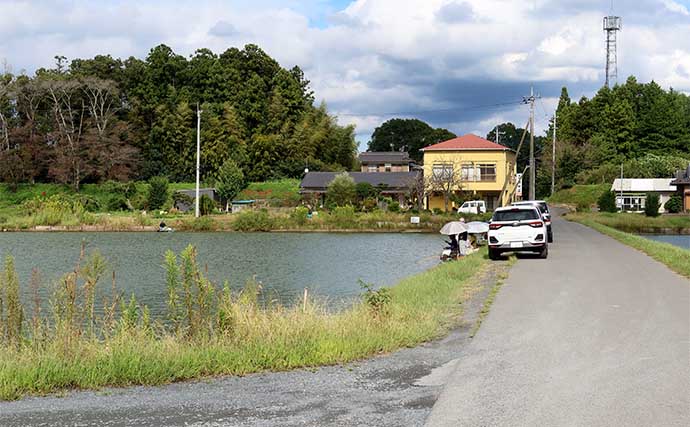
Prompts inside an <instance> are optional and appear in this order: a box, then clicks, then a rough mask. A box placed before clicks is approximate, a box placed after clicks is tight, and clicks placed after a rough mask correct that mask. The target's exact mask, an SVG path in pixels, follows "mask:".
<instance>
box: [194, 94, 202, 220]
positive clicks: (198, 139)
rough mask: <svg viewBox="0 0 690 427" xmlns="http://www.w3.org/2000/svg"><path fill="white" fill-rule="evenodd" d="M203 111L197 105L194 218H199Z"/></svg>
mask: <svg viewBox="0 0 690 427" xmlns="http://www.w3.org/2000/svg"><path fill="white" fill-rule="evenodd" d="M200 133H201V110H200V109H199V104H198V103H197V104H196V198H195V199H194V216H195V217H196V218H199V170H200V162H199V158H200V157H201V135H200Z"/></svg>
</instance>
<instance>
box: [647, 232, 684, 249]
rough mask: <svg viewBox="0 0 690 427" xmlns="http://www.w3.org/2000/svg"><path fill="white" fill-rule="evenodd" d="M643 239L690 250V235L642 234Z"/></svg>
mask: <svg viewBox="0 0 690 427" xmlns="http://www.w3.org/2000/svg"><path fill="white" fill-rule="evenodd" d="M641 236H642V237H646V238H647V239H651V240H656V241H657V242H664V243H670V244H672V245H676V246H680V247H681V248H683V249H690V235H680V234H642V235H641Z"/></svg>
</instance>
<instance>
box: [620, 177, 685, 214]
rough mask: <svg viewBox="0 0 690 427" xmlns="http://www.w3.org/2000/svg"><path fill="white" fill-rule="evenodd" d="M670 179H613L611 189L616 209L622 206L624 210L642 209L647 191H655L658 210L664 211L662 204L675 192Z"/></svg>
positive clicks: (637, 210) (634, 210) (639, 210)
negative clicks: (614, 195) (614, 196)
mask: <svg viewBox="0 0 690 427" xmlns="http://www.w3.org/2000/svg"><path fill="white" fill-rule="evenodd" d="M671 181H673V178H624V179H622V180H621V179H620V178H619V179H616V180H615V181H613V185H612V186H611V191H613V192H614V193H616V206H618V209H621V206H622V207H623V210H624V211H626V212H642V211H644V207H645V202H646V200H647V193H657V194H659V203H660V204H661V207H660V208H659V212H661V213H664V205H665V204H666V202H667V201H668V199H669V198H671V196H673V195H674V194H676V186H675V185H671ZM621 183H622V188H621Z"/></svg>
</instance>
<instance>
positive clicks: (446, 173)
mask: <svg viewBox="0 0 690 427" xmlns="http://www.w3.org/2000/svg"><path fill="white" fill-rule="evenodd" d="M433 175H434V179H435V180H441V181H445V180H449V179H451V178H452V177H453V164H452V163H435V164H434V167H433Z"/></svg>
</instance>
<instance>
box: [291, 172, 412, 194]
mask: <svg viewBox="0 0 690 427" xmlns="http://www.w3.org/2000/svg"><path fill="white" fill-rule="evenodd" d="M340 173H342V172H309V173H307V174H306V175H305V176H304V179H302V183H301V184H300V189H301V190H302V191H306V192H309V191H325V190H326V187H328V184H329V183H330V182H331V181H333V178H335V176H336V175H338V174H340ZM348 175H350V176H351V177H352V179H354V180H355V183H357V184H359V183H360V182H367V183H369V184H371V185H373V186H379V185H384V186H386V187H387V188H388V190H390V192H392V193H394V192H401V191H407V189H408V188H409V185H410V182H411V181H413V180H415V179H417V177H418V176H419V171H412V172H348Z"/></svg>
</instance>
